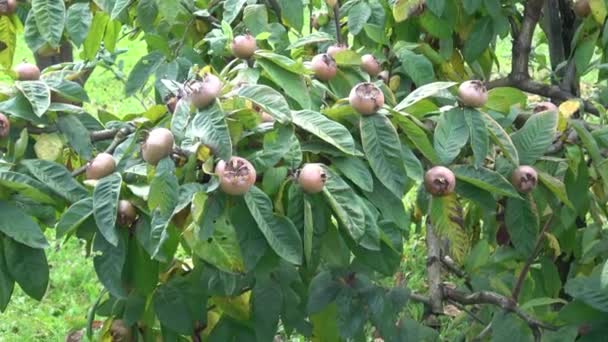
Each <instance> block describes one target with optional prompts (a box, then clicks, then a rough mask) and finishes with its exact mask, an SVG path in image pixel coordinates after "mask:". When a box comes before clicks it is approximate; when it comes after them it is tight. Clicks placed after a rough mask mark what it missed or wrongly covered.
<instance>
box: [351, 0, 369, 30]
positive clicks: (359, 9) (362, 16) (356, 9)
mask: <svg viewBox="0 0 608 342" xmlns="http://www.w3.org/2000/svg"><path fill="white" fill-rule="evenodd" d="M371 15H372V9H371V8H370V7H369V5H368V4H367V3H366V2H359V3H357V4H356V5H354V6H353V7H352V8H351V9H350V11H348V31H349V32H350V33H351V34H352V35H354V36H356V35H358V34H359V32H361V30H362V29H363V25H365V23H367V21H368V20H369V17H371Z"/></svg>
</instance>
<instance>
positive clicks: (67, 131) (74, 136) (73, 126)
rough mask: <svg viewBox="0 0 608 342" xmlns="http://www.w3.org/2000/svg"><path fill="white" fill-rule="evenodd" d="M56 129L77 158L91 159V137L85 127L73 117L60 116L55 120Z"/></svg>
mask: <svg viewBox="0 0 608 342" xmlns="http://www.w3.org/2000/svg"><path fill="white" fill-rule="evenodd" d="M57 127H58V128H59V130H60V131H61V133H63V135H65V137H66V138H67V139H68V143H69V144H70V146H71V147H72V148H73V149H74V151H75V152H76V153H78V155H79V156H81V157H82V158H84V159H91V157H92V156H93V144H91V135H90V134H89V131H87V129H86V127H85V126H84V125H83V124H82V122H81V121H80V120H78V118H77V117H76V116H74V115H61V116H59V119H58V120H57Z"/></svg>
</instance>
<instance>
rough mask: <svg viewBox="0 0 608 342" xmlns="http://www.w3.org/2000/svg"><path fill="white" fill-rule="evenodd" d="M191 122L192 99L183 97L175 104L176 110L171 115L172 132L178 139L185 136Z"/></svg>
mask: <svg viewBox="0 0 608 342" xmlns="http://www.w3.org/2000/svg"><path fill="white" fill-rule="evenodd" d="M189 122H190V101H187V100H185V99H181V100H179V101H177V104H176V105H175V111H174V112H173V116H172V117H171V132H173V135H174V136H175V137H176V139H177V140H178V141H181V140H182V139H183V138H184V135H185V131H186V128H187V127H188V123H189Z"/></svg>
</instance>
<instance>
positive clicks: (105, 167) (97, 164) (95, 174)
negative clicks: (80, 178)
mask: <svg viewBox="0 0 608 342" xmlns="http://www.w3.org/2000/svg"><path fill="white" fill-rule="evenodd" d="M115 169H116V162H115V161H114V157H112V155H111V154H109V153H105V152H104V153H100V154H98V155H97V157H95V158H94V159H93V160H91V161H90V162H89V163H88V164H87V168H86V171H85V176H86V177H87V179H101V178H103V177H105V176H108V175H110V174H111V173H112V172H114V170H115Z"/></svg>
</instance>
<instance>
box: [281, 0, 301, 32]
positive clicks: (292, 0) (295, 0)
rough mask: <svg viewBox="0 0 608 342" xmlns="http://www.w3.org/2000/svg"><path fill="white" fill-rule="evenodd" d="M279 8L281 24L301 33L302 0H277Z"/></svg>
mask: <svg viewBox="0 0 608 342" xmlns="http://www.w3.org/2000/svg"><path fill="white" fill-rule="evenodd" d="M278 2H279V5H280V6H281V16H282V17H283V22H284V23H286V24H287V25H289V26H291V27H293V28H294V29H295V30H296V31H298V32H299V31H302V26H303V25H304V17H303V16H302V12H303V11H304V2H303V1H302V0H278Z"/></svg>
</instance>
